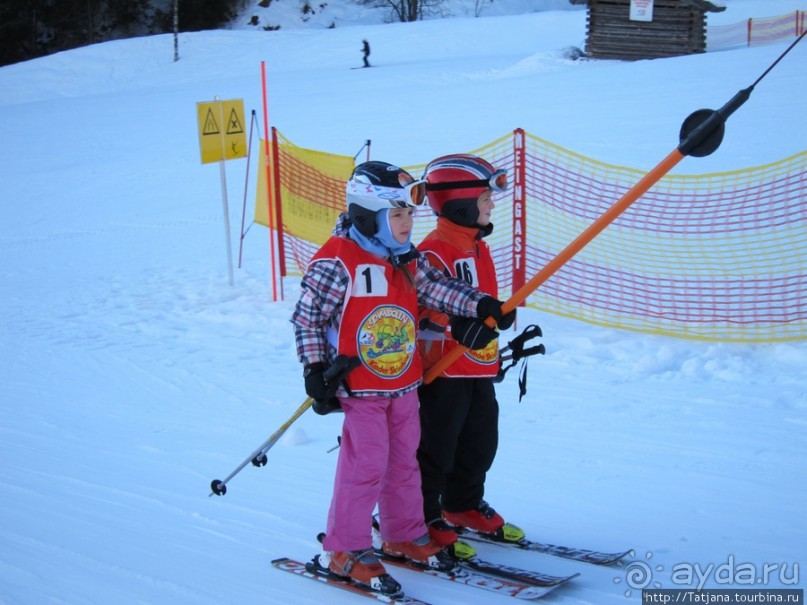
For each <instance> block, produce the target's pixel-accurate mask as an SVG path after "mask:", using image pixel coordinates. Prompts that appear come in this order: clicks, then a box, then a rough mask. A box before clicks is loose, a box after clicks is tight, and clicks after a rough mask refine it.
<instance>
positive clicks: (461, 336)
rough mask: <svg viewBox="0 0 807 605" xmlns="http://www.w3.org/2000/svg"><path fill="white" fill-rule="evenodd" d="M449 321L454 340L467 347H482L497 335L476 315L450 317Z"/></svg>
mask: <svg viewBox="0 0 807 605" xmlns="http://www.w3.org/2000/svg"><path fill="white" fill-rule="evenodd" d="M449 323H450V324H451V336H452V337H453V338H454V340H456V341H457V342H458V343H460V344H461V345H462V346H464V347H468V348H469V349H484V348H485V347H486V346H488V344H489V343H490V341H492V340H493V339H494V338H496V337H497V336H498V335H499V333H498V332H497V331H496V330H494V329H493V328H489V327H488V325H487V324H486V323H485V320H484V319H477V318H476V317H452V318H451V320H450V322H449Z"/></svg>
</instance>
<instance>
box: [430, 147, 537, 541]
mask: <svg viewBox="0 0 807 605" xmlns="http://www.w3.org/2000/svg"><path fill="white" fill-rule="evenodd" d="M424 177H425V179H426V192H427V193H426V195H427V197H428V201H429V205H430V206H431V208H432V210H434V212H435V213H436V214H437V215H438V218H437V227H436V229H435V230H434V231H432V232H431V233H430V234H429V235H428V236H426V238H425V239H424V240H423V242H422V243H421V244H420V246H418V249H419V251H420V252H421V253H422V254H423V255H424V256H425V257H426V259H427V260H428V262H429V263H430V264H431V265H432V266H433V267H435V268H436V269H439V270H440V271H443V272H446V273H447V274H450V275H452V276H456V277H460V278H462V279H464V280H466V281H467V282H468V283H469V284H470V285H472V286H474V287H475V288H478V289H479V291H480V292H483V293H485V294H487V295H489V296H492V297H498V283H497V280H496V271H495V268H494V265H493V260H492V258H491V255H490V249H489V248H488V245H487V244H486V243H485V242H484V241H483V239H482V238H484V237H485V236H487V235H490V233H491V232H492V231H493V224H492V223H491V222H490V219H491V212H492V211H493V199H492V197H491V195H492V193H493V192H494V191H504V190H506V188H507V174H506V172H505V171H503V170H496V169H495V168H494V167H493V166H491V165H490V164H489V163H488V162H487V161H485V160H483V159H482V158H480V157H477V156H473V155H466V154H456V155H448V156H443V157H440V158H437V159H436V160H433V161H432V162H430V163H429V165H428V166H427V167H426V171H425V175H424ZM514 320H515V311H512V312H510V313H508V314H507V315H505V317H504V318H503V319H502V321H500V322H499V324H498V327H499V328H500V329H507V328H509V327H510V326H511V325H512V323H513V321H514ZM468 323H469V322H468V320H467V319H466V318H462V317H457V318H455V317H450V316H446V315H445V314H444V313H440V312H435V311H432V310H430V309H422V310H421V312H420V319H419V325H420V326H421V332H420V335H419V348H420V353H421V358H422V359H423V363H424V367H425V370H428V369H429V368H431V367H432V366H433V365H434V364H435V363H437V361H438V360H439V359H441V358H442V357H443V356H444V355H445V354H446V353H447V352H448V351H449V350H451V349H453V348H454V347H456V346H457V342H459V343H460V344H462V345H466V346H468V344H469V343H468V341H467V334H468ZM484 330H485V331H486V336H487V337H488V338H489V340H490V344H489V345H488V346H487V347H486V348H484V349H482V350H476V351H475V350H470V351H467V352H466V353H465V354H464V355H463V356H462V357H460V358H458V359H457V361H455V362H454V363H453V364H452V365H450V366H449V367H448V368H447V369H446V370H445V371H444V372H443V374H442V375H441V376H440V377H438V378H436V379H435V380H433V381H432V382H431V383H429V384H423V385H421V386H420V387H419V389H418V395H419V398H420V402H421V407H420V418H421V431H422V437H421V444H420V448H419V449H418V462H419V464H420V470H421V476H422V489H423V500H424V513H425V519H426V522H427V523H428V525H429V534H430V535H431V537H432V539H434V540H435V541H436V542H437V543H438V544H440V545H441V546H444V547H446V546H449V545H451V544H455V543H456V542H457V535H456V533H455V532H454V530H453V529H452V526H461V527H467V528H470V529H472V530H475V531H477V532H481V533H484V534H493V535H495V536H496V537H497V538H499V539H508V540H518V539H519V538H522V537H523V536H524V533H523V532H522V531H521V530H520V529H519V528H517V527H515V526H513V525H510V524H505V522H504V519H503V518H502V517H501V516H500V515H499V514H498V513H496V511H495V510H494V509H493V508H491V507H490V505H488V504H487V503H486V502H485V500H484V499H483V496H484V489H485V477H486V474H487V472H488V470H490V467H491V465H492V464H493V459H494V457H495V456H496V449H497V447H498V421H499V404H498V402H497V401H496V392H495V389H494V385H493V378H494V377H495V376H496V374H497V373H498V371H499V351H498V343H497V340H496V336H497V334H496V331H495V330H493V329H492V328H488V327H487V326H485V327H484ZM471 344H473V343H471ZM456 554H457V555H458V556H460V553H459V552H457V553H456Z"/></svg>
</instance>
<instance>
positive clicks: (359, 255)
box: [311, 237, 423, 394]
mask: <svg viewBox="0 0 807 605" xmlns="http://www.w3.org/2000/svg"><path fill="white" fill-rule="evenodd" d="M325 259H332V260H337V261H339V262H340V263H341V264H342V266H343V267H344V268H345V270H346V271H347V273H348V275H349V276H350V285H349V286H348V292H347V295H346V297H345V301H344V304H343V305H342V315H341V317H340V318H339V332H338V337H337V353H338V354H345V355H348V356H351V357H353V356H356V357H358V358H359V359H360V360H361V365H360V366H359V367H357V368H356V369H354V370H353V371H352V372H351V373H350V374H348V376H347V385H348V387H349V388H350V390H351V391H352V392H353V393H354V394H360V393H362V392H372V391H385V392H394V391H399V390H402V389H405V388H406V387H409V386H412V385H415V384H417V383H418V382H419V381H420V380H421V379H422V377H423V367H422V365H421V362H420V355H419V354H418V351H417V340H416V338H417V323H416V321H415V317H416V316H417V307H418V302H417V291H416V289H415V286H413V285H412V284H411V282H410V281H409V279H408V278H407V276H406V274H405V273H404V272H403V271H400V270H395V269H393V267H392V265H390V264H389V262H387V261H386V260H384V259H381V258H379V257H377V256H376V255H374V254H371V253H369V252H367V251H365V250H364V249H362V248H361V247H360V246H359V245H358V244H356V243H355V242H354V241H352V240H349V239H346V238H344V237H331V238H330V239H329V240H328V241H327V242H325V245H323V246H322V248H320V249H319V251H318V252H317V253H316V254H315V255H314V257H313V258H312V259H311V263H312V264H313V263H315V262H317V261H320V260H325ZM407 266H408V268H409V270H410V272H412V273H414V271H415V266H416V261H412V262H411V263H409V265H407Z"/></svg>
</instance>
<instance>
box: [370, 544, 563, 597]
mask: <svg viewBox="0 0 807 605" xmlns="http://www.w3.org/2000/svg"><path fill="white" fill-rule="evenodd" d="M376 555H377V556H378V558H379V559H381V560H382V561H383V562H384V563H389V564H390V565H394V566H396V567H401V568H403V569H411V570H412V571H417V572H420V573H422V574H426V575H428V576H433V577H435V578H441V579H443V580H448V581H449V582H456V583H458V584H465V585H466V586H473V587H474V588H481V589H483V590H489V591H491V592H495V593H496V594H500V595H505V596H509V597H516V598H518V599H540V598H541V597H544V596H546V595H547V594H549V593H550V592H552V591H553V590H555V589H556V588H558V586H560V584H556V585H553V586H536V585H534V584H527V583H525V582H519V581H516V580H511V579H508V578H504V577H492V576H489V575H485V574H482V573H476V572H474V571H471V570H469V569H468V568H463V567H462V566H461V565H460V566H459V567H458V568H456V567H455V568H454V570H453V571H439V570H437V569H432V568H430V567H425V566H422V565H417V564H415V563H412V562H411V561H408V560H406V559H402V558H400V557H393V556H391V555H388V554H386V553H385V552H383V551H379V550H376Z"/></svg>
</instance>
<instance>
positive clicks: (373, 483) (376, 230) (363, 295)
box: [291, 162, 502, 595]
mask: <svg viewBox="0 0 807 605" xmlns="http://www.w3.org/2000/svg"><path fill="white" fill-rule="evenodd" d="M424 196H425V185H424V183H423V181H415V180H414V179H413V178H412V176H411V175H409V173H407V172H406V171H404V170H402V169H400V168H398V167H396V166H393V165H391V164H387V163H385V162H365V163H363V164H360V165H359V166H357V167H356V168H355V169H354V171H353V174H352V175H351V177H350V179H349V181H348V183H347V208H348V211H347V213H342V215H341V216H340V217H339V219H338V221H337V225H336V227H335V229H334V234H333V236H332V237H331V238H330V239H329V240H328V241H327V242H326V243H325V244H324V245H323V246H322V248H321V249H320V250H319V251H318V252H317V253H316V254H315V255H314V257H313V258H312V260H311V263H310V264H309V266H308V269H307V273H306V275H305V276H304V277H303V279H302V282H301V294H300V299H299V301H298V302H297V305H296V307H295V310H294V313H293V316H292V319H291V321H292V323H293V324H294V331H295V339H296V344H297V353H298V357H299V359H300V361H301V362H302V363H303V364H304V378H305V389H306V393H308V395H309V396H310V397H312V398H313V399H315V400H319V401H324V400H329V399H330V398H332V397H333V395H334V394H336V395H337V396H338V399H339V403H340V404H341V407H342V409H343V411H344V414H345V417H344V423H343V427H342V439H341V448H340V450H339V459H338V461H337V469H336V478H335V481H334V492H333V498H332V501H331V506H330V511H329V514H328V522H327V531H326V535H325V538H324V540H323V553H322V555H320V556H319V558H318V559H315V562H318V563H319V565H320V566H321V567H324V568H328V569H329V570H330V571H331V572H332V573H334V574H337V575H339V576H341V577H346V578H349V579H350V580H352V581H354V582H356V583H358V584H362V585H364V586H367V587H370V588H371V589H372V590H375V591H379V592H382V593H385V594H389V595H395V594H398V593H399V592H400V584H398V582H396V581H395V580H394V579H393V578H392V577H391V576H390V575H389V574H387V573H386V571H385V569H384V567H383V565H382V564H381V563H380V561H379V560H378V558H377V557H376V556H375V554H374V551H373V548H372V524H371V521H372V515H373V511H374V510H375V507H376V505H378V512H379V519H380V524H381V530H380V531H381V537H382V539H383V547H382V548H383V550H384V551H385V552H387V553H389V554H392V555H396V556H403V557H406V558H408V559H410V560H412V561H414V562H416V563H419V564H422V565H426V566H431V567H435V568H438V569H443V570H445V569H450V568H451V567H452V566H453V560H452V558H451V556H450V555H449V554H448V553H447V552H446V551H444V550H442V549H441V547H440V546H439V545H438V544H436V543H435V542H434V541H433V540H431V539H430V537H429V533H428V530H427V528H426V524H425V522H424V519H423V515H422V511H423V500H422V494H421V488H420V472H419V468H418V463H417V458H416V451H417V447H418V443H419V439H420V420H419V417H418V405H419V402H418V398H417V386H418V385H419V384H420V382H421V379H422V367H421V362H420V357H419V355H418V351H417V346H416V340H415V339H416V317H417V313H418V307H419V306H422V307H425V308H431V309H436V310H439V311H441V312H443V313H450V314H452V315H457V316H461V317H465V318H468V319H467V320H466V321H467V323H468V325H469V326H471V327H476V328H477V329H479V326H480V325H481V326H484V322H483V319H482V318H487V317H488V316H490V315H492V316H493V317H495V318H501V305H502V303H501V302H500V301H498V300H496V299H495V298H493V297H491V296H486V295H484V294H483V293H481V292H479V291H477V290H475V289H474V288H472V287H471V286H470V285H468V284H467V283H465V282H463V281H461V280H456V279H452V278H449V277H446V276H444V275H443V274H442V273H440V272H439V271H437V270H435V269H433V268H431V267H429V266H428V265H427V264H426V263H425V261H424V260H423V259H422V258H420V255H419V254H418V252H417V249H416V248H415V247H414V246H413V245H412V244H411V242H410V238H411V234H412V224H413V215H414V206H415V205H417V204H419V203H421V202H422V201H423V200H424ZM482 340H484V338H482V339H481V340H480V341H478V342H477V343H476V344H477V345H478V346H484V345H487V340H484V342H482ZM337 355H347V356H348V357H358V358H359V359H360V361H361V363H360V364H359V365H358V367H356V369H354V370H353V371H352V372H350V373H349V374H348V375H347V378H346V379H345V383H346V384H345V386H339V385H334V384H331V383H329V382H327V381H326V379H325V371H326V369H327V368H328V367H329V365H330V364H331V363H332V362H333V360H334V359H335V357H336V356H337ZM337 389H338V390H337Z"/></svg>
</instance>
